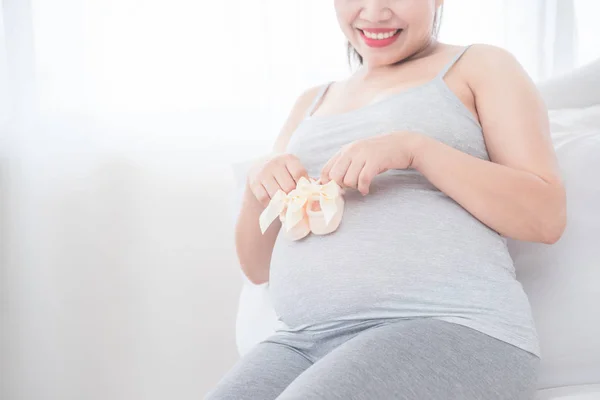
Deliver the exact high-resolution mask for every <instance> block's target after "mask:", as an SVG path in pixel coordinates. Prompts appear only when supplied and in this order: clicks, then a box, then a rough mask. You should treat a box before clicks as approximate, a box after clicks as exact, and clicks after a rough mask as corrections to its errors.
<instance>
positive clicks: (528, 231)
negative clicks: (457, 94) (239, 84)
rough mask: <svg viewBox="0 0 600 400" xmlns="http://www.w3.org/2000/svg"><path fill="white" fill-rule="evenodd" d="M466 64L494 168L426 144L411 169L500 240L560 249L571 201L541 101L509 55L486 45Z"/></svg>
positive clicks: (431, 142)
mask: <svg viewBox="0 0 600 400" xmlns="http://www.w3.org/2000/svg"><path fill="white" fill-rule="evenodd" d="M463 58H465V60H463V63H464V70H465V73H466V74H468V77H466V79H467V82H468V84H469V86H470V87H471V90H472V92H473V94H474V96H475V103H476V106H477V111H478V115H479V119H480V121H481V125H482V127H483V131H484V137H485V142H486V146H487V149H488V153H489V155H490V159H491V160H492V162H488V161H484V160H481V159H478V158H476V157H473V156H470V155H468V154H465V153H463V152H460V151H458V150H456V149H454V148H452V147H450V146H447V145H445V144H443V143H440V142H438V141H435V140H433V139H430V138H423V140H422V141H421V142H420V144H419V145H418V146H417V150H416V152H415V156H414V160H413V163H412V167H413V168H414V169H416V170H418V171H419V172H421V173H422V174H423V175H424V176H425V177H426V178H427V179H428V180H429V181H430V182H431V183H432V184H433V185H435V186H436V187H437V188H438V189H440V190H441V191H442V192H444V193H446V194H447V195H448V196H449V197H451V198H453V199H454V200H455V201H456V202H457V203H459V204H460V205H461V206H463V207H464V208H465V209H466V210H468V211H469V212H470V213H471V214H473V215H474V216H475V217H477V218H478V219H479V220H480V221H482V222H483V223H485V224H486V225H488V226H489V227H491V228H492V229H494V230H496V231H497V232H499V233H500V234H502V235H504V236H507V237H511V238H514V239H518V240H524V241H532V242H542V243H548V244H552V243H555V242H556V241H558V239H559V238H560V237H561V235H562V232H563V231H564V228H565V225H566V199H565V190H564V188H563V185H562V183H561V180H560V177H559V173H558V166H557V161H556V156H555V154H554V149H553V146H552V142H551V140H550V134H549V123H548V114H547V111H546V107H545V105H544V103H543V101H542V99H541V96H540V95H539V93H538V91H537V89H536V87H535V85H534V84H533V82H532V81H531V80H530V79H529V77H528V76H527V74H526V73H525V72H524V71H523V69H522V68H521V66H520V65H519V63H518V62H517V61H516V60H515V59H514V58H513V57H512V56H511V55H510V54H509V53H507V52H505V51H503V50H500V49H498V48H495V47H491V46H481V45H479V46H474V47H473V48H471V50H470V51H468V52H467V53H466V54H465V56H463ZM467 58H468V59H467Z"/></svg>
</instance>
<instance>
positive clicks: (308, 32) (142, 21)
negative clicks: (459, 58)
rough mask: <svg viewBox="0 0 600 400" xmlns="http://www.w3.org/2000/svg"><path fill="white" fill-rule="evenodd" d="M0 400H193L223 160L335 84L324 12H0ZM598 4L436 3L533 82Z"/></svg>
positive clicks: (205, 349) (230, 257)
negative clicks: (311, 93) (505, 52)
mask: <svg viewBox="0 0 600 400" xmlns="http://www.w3.org/2000/svg"><path fill="white" fill-rule="evenodd" d="M0 4H2V13H1V14H0V28H1V29H0V218H1V219H0V261H1V262H2V264H1V270H0V279H1V281H0V301H2V305H1V310H2V311H1V312H2V315H1V318H2V319H1V321H0V323H1V325H0V330H1V339H2V343H1V347H0V350H1V352H2V354H1V355H0V362H1V363H2V365H1V368H2V369H1V370H0V378H1V379H2V380H3V382H1V383H2V384H1V385H0V398H2V399H6V400H21V399H27V400H40V399H43V400H46V399H52V400H54V399H60V400H70V399H72V400H80V399H87V400H94V399H99V400H100V399H102V400H105V399H112V400H117V399H127V400H133V399H143V400H153V399H157V400H158V399H165V398H178V399H197V398H202V396H203V394H204V393H205V391H206V390H207V389H208V388H209V387H211V386H212V385H214V383H215V381H216V380H217V379H218V377H219V376H220V375H221V374H222V373H223V372H224V371H225V370H226V369H228V368H229V367H230V366H231V364H232V363H233V362H234V360H235V358H236V354H235V348H234V339H233V337H234V336H233V335H234V331H233V328H234V318H235V307H236V302H237V293H238V290H239V284H240V279H239V270H238V267H237V265H236V260H235V255H234V250H233V239H232V233H231V225H230V222H231V221H230V217H231V212H230V211H231V210H230V207H229V206H230V205H231V204H232V200H231V191H230V189H231V185H232V182H231V179H230V174H229V164H230V163H231V162H233V161H237V160H243V159H247V158H250V157H252V156H254V155H256V154H259V153H261V152H264V151H266V150H267V149H268V148H269V147H270V146H271V143H272V141H273V139H274V137H275V135H276V134H277V131H278V130H279V127H280V126H281V124H282V122H283V120H284V119H285V117H286V115H287V113H288V111H289V109H290V107H291V105H292V103H293V101H294V99H295V98H296V97H297V96H298V94H299V93H300V92H301V91H302V90H304V89H306V88H308V87H310V86H314V85H317V84H320V83H323V82H326V81H329V80H334V79H339V78H341V77H343V76H344V75H346V74H347V73H348V71H349V69H348V66H347V60H346V54H345V43H344V38H343V36H342V35H341V33H340V32H339V29H338V27H337V25H336V20H335V15H334V12H333V9H332V2H331V1H323V0H255V1H243V0H239V1H233V0H232V1H208V0H171V1H169V2H165V1H159V0H52V1H48V0H3V1H2V2H1V3H0ZM599 14H600V12H599V4H598V2H597V0H574V1H570V0H553V1H552V0H548V1H543V0H485V1H481V0H447V1H446V8H445V17H444V21H443V27H442V39H444V40H446V41H448V42H454V43H458V44H468V43H473V42H485V43H491V44H496V45H500V46H503V47H506V48H508V49H509V50H511V51H512V52H513V53H514V54H515V55H517V57H518V58H519V60H520V61H521V62H522V63H523V65H524V66H525V67H526V69H527V70H528V72H529V73H530V74H531V75H532V76H533V77H534V78H535V79H543V78H546V77H548V76H551V75H554V74H557V73H561V72H564V71H566V70H568V69H570V68H573V67H575V66H578V65H581V64H583V63H586V62H589V61H591V60H592V59H594V58H596V57H598V56H600V50H599V49H600V42H599V38H600V37H599V36H598V35H596V34H594V32H595V31H596V24H597V19H598V16H599Z"/></svg>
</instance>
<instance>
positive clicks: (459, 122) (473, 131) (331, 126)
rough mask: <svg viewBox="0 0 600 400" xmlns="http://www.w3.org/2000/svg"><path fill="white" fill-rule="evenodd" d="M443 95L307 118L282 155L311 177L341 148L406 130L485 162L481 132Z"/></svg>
mask: <svg viewBox="0 0 600 400" xmlns="http://www.w3.org/2000/svg"><path fill="white" fill-rule="evenodd" d="M443 96H444V93H438V92H435V91H430V92H429V93H427V92H425V93H421V94H420V95H419V96H399V97H397V98H394V99H390V100H388V101H384V102H382V103H379V104H376V105H374V106H371V107H366V108H362V109H360V110H356V111H353V112H348V113H344V114H340V115H329V116H314V117H309V118H307V119H305V120H304V121H303V122H302V123H301V124H300V126H299V127H298V129H297V130H296V131H295V132H294V134H293V135H292V137H291V139H290V142H289V144H288V148H287V151H288V152H289V153H292V154H295V155H296V156H297V157H298V158H299V159H300V161H301V162H302V163H303V165H304V167H305V168H306V169H307V171H308V172H309V174H310V175H311V176H314V175H315V174H317V175H318V173H319V172H320V169H321V168H322V167H323V166H324V165H325V163H326V162H327V161H328V160H329V159H330V158H331V157H332V156H333V155H335V153H336V152H338V151H339V150H340V149H341V148H343V147H344V146H345V145H347V144H350V143H352V142H355V141H358V140H363V139H367V138H370V137H373V136H376V135H380V134H386V133H392V132H400V131H410V132H415V133H419V134H423V135H426V136H429V137H431V138H433V139H435V140H438V141H440V142H442V143H444V144H447V145H449V146H451V147H454V148H456V149H458V150H460V151H463V152H465V153H467V154H470V155H473V156H475V157H478V158H482V159H489V158H488V154H487V151H486V147H485V141H484V138H483V134H482V131H481V129H480V127H479V125H478V124H477V122H476V121H475V120H474V119H473V118H472V117H471V116H469V115H468V112H469V111H468V110H467V109H466V108H463V109H461V108H460V107H459V106H457V104H456V103H453V102H451V101H446V99H444V97H443Z"/></svg>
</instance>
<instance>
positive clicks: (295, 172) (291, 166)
mask: <svg viewBox="0 0 600 400" xmlns="http://www.w3.org/2000/svg"><path fill="white" fill-rule="evenodd" d="M285 167H286V168H287V170H288V171H289V173H290V175H291V176H292V178H293V179H294V181H295V182H296V183H298V181H299V180H300V178H302V177H305V178H308V172H306V168H304V166H303V165H302V163H301V162H300V160H298V159H296V158H294V159H292V160H290V161H289V162H287V163H286V164H285ZM294 187H296V186H295V185H294Z"/></svg>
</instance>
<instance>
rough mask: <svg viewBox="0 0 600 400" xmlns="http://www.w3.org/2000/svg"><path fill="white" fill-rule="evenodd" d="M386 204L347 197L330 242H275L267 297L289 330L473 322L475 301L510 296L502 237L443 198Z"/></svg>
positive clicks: (414, 194)
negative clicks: (401, 320) (355, 323)
mask: <svg viewBox="0 0 600 400" xmlns="http://www.w3.org/2000/svg"><path fill="white" fill-rule="evenodd" d="M378 194H379V196H378ZM385 194H386V195H385V196H383V195H382V193H375V195H369V196H366V197H364V198H363V197H362V196H361V195H359V194H357V193H356V192H349V193H348V194H347V195H346V209H345V212H344V217H343V220H342V223H341V225H340V227H339V228H338V230H337V231H336V232H334V233H333V234H330V235H326V236H317V235H312V234H311V235H309V236H308V237H306V238H304V239H302V240H300V241H295V242H294V241H289V240H287V239H286V238H285V237H283V236H282V235H280V236H279V237H278V239H277V242H276V244H275V247H274V249H273V256H272V260H271V272H270V280H269V281H270V283H269V289H270V293H271V298H272V302H273V306H274V308H275V311H276V313H277V314H278V316H279V317H280V318H281V319H282V321H283V322H285V323H286V324H287V325H288V326H290V327H297V326H311V325H315V324H319V323H326V322H330V321H334V320H340V319H347V320H349V319H362V318H370V317H373V316H374V315H377V316H378V317H379V318H385V317H401V316H407V317H410V316H425V315H432V316H434V315H448V314H453V313H456V312H459V311H463V312H471V310H470V309H471V308H472V307H480V306H481V305H474V304H472V301H471V299H472V298H474V297H476V298H478V299H479V302H481V301H483V302H486V301H489V302H495V301H498V299H497V298H498V297H499V295H498V293H501V292H502V291H504V292H506V290H505V288H506V285H510V284H511V282H512V281H513V280H514V270H513V269H512V262H511V260H510V256H509V255H508V251H507V250H506V246H505V243H504V241H503V239H502V238H501V237H500V236H499V235H498V234H497V233H496V232H494V231H492V230H491V229H489V228H488V227H486V226H485V225H483V224H481V223H480V222H479V221H477V220H476V219H475V218H474V217H473V216H472V215H470V214H469V213H468V212H467V211H465V210H464V209H463V208H462V207H460V206H459V205H458V204H456V203H455V202H454V201H452V200H451V199H449V198H448V197H446V196H444V195H443V194H441V193H439V192H435V191H423V190H413V191H408V190H403V191H400V190H397V191H396V192H395V193H390V192H387V193H385ZM496 289H497V290H496ZM482 299H483V300H482ZM488 306H489V305H488Z"/></svg>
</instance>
